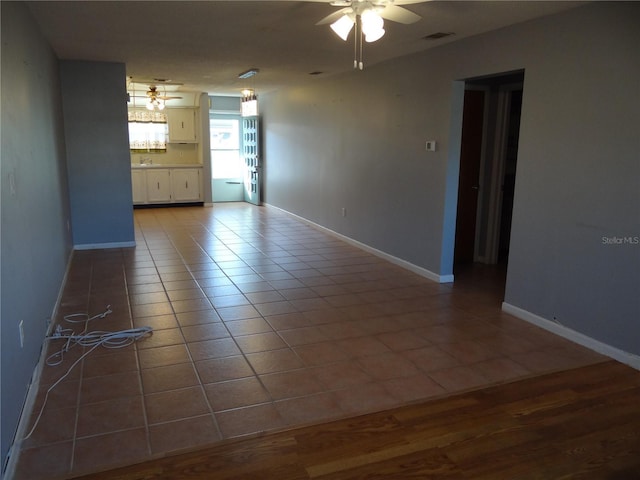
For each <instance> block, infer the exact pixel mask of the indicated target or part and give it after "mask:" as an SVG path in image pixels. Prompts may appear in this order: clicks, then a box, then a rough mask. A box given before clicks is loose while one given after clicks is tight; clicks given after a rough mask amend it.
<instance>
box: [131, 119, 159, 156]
mask: <svg viewBox="0 0 640 480" xmlns="http://www.w3.org/2000/svg"><path fill="white" fill-rule="evenodd" d="M129 149H130V150H131V152H132V153H164V152H166V151H167V116H166V115H165V114H164V113H162V112H155V111H153V112H150V111H148V110H129Z"/></svg>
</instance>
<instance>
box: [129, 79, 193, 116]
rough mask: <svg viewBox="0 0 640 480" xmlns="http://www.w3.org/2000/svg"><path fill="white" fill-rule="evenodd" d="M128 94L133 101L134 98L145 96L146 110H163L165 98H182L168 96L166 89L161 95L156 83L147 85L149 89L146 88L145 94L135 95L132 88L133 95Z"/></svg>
mask: <svg viewBox="0 0 640 480" xmlns="http://www.w3.org/2000/svg"><path fill="white" fill-rule="evenodd" d="M130 96H131V97H133V98H134V103H135V99H136V98H146V99H147V103H146V107H147V109H148V110H154V109H156V108H157V109H158V110H164V107H165V102H166V101H167V100H178V99H181V98H182V97H175V96H168V95H167V92H166V89H165V91H164V95H162V94H161V92H159V91H158V87H157V86H156V85H149V90H147V93H146V95H136V92H135V90H133V95H130Z"/></svg>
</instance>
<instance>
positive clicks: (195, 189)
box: [171, 168, 201, 202]
mask: <svg viewBox="0 0 640 480" xmlns="http://www.w3.org/2000/svg"><path fill="white" fill-rule="evenodd" d="M200 170H201V169H199V168H176V169H174V170H172V172H171V187H172V193H173V200H174V201H175V202H197V201H199V200H201V198H200V190H201V189H200Z"/></svg>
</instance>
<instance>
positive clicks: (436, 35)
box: [422, 32, 455, 40]
mask: <svg viewBox="0 0 640 480" xmlns="http://www.w3.org/2000/svg"><path fill="white" fill-rule="evenodd" d="M450 35H455V33H453V32H436V33H432V34H431V35H427V36H426V37H422V38H423V39H424V40H439V39H441V38H444V37H448V36H450Z"/></svg>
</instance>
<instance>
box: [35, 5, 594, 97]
mask: <svg viewBox="0 0 640 480" xmlns="http://www.w3.org/2000/svg"><path fill="white" fill-rule="evenodd" d="M582 3H584V2H573V1H569V2H557V1H545V2H537V1H515V2H512V1H496V2H488V1H429V2H423V3H416V4H412V5H407V6H406V8H408V9H409V10H411V11H413V12H415V13H417V14H419V15H421V16H422V20H420V21H419V22H417V23H414V24H411V25H401V24H398V23H393V22H390V21H386V22H385V30H386V35H385V36H384V37H383V38H382V39H381V40H379V41H377V42H375V43H371V44H365V46H364V63H365V69H366V68H367V66H371V65H373V64H376V63H378V62H382V61H385V60H388V59H391V58H394V57H398V56H403V55H407V54H410V53H413V52H417V51H421V50H425V49H428V48H432V47H435V46H438V45H442V44H444V43H448V42H452V41H456V40H459V39H461V38H464V37H468V36H471V35H477V34H479V33H483V32H487V31H490V30H495V29H498V28H501V27H504V26H507V25H511V24H515V23H519V22H523V21H527V20H530V19H533V18H536V17H541V16H544V15H550V14H553V13H556V12H559V11H563V10H566V9H569V8H573V7H575V6H578V5H581V4H582ZM27 4H28V5H29V8H30V9H31V11H32V13H33V15H34V17H35V19H36V21H37V22H38V24H39V25H40V27H41V29H42V32H43V34H44V36H45V37H46V38H47V40H48V41H49V42H50V43H51V45H52V46H53V49H54V50H55V52H56V54H57V55H58V57H59V58H61V59H74V60H94V61H110V62H124V63H125V64H126V68H127V75H130V76H133V77H134V78H142V79H153V78H162V79H170V80H172V81H174V82H180V83H183V84H184V85H183V86H181V87H179V88H177V90H178V91H185V92H186V91H203V92H208V93H210V94H219V95H234V96H237V95H239V92H240V90H241V89H242V88H245V87H253V88H255V89H256V92H257V93H258V94H260V93H261V92H266V91H270V90H273V89H278V88H282V87H291V86H296V85H300V84H304V83H308V82H313V81H317V79H319V78H323V77H327V76H330V75H335V74H338V73H341V72H345V71H349V70H352V69H353V33H352V34H351V37H350V38H349V39H348V41H347V42H343V41H342V40H341V39H340V38H338V37H337V36H336V35H335V34H334V33H333V32H332V31H331V29H330V28H329V26H328V25H322V26H316V25H315V24H316V22H317V21H318V20H320V19H322V18H323V17H325V16H326V15H328V14H330V13H332V12H334V11H336V10H337V9H338V7H334V6H331V5H329V4H328V3H327V2H325V1H323V0H313V1H270V0H262V1H244V0H234V1H217V0H213V1H142V2H137V1H64V2H58V1H29V2H27ZM436 32H455V35H454V36H450V37H446V38H443V39H440V40H425V39H424V38H423V37H425V36H426V35H430V34H433V33H436ZM252 67H255V68H258V69H260V73H259V74H258V75H257V76H255V77H253V78H252V79H250V80H241V79H238V74H239V73H241V72H243V71H246V70H248V69H249V68H252ZM311 72H322V73H321V74H319V75H310V73H311ZM167 90H169V88H167ZM171 90H174V89H171Z"/></svg>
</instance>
